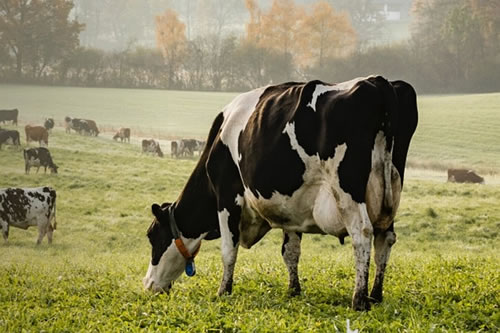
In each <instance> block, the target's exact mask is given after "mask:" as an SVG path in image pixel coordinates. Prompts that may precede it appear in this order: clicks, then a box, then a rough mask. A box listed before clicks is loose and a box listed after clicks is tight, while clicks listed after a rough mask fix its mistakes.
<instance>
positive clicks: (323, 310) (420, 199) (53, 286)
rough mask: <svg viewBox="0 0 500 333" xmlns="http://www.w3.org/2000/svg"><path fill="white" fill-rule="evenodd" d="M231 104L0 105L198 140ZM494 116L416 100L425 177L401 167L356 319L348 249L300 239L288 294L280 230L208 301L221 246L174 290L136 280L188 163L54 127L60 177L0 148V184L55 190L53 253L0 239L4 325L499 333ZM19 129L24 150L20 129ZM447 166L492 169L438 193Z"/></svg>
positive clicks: (182, 97) (485, 100)
mask: <svg viewBox="0 0 500 333" xmlns="http://www.w3.org/2000/svg"><path fill="white" fill-rule="evenodd" d="M231 96H233V94H218V93H213V94H210V93H189V92H165V91H135V90H116V89H109V90H108V89H87V88H50V87H49V88H47V87H20V86H0V100H1V101H2V103H3V104H4V105H2V107H3V108H11V107H18V108H19V110H20V119H21V120H22V121H23V122H24V123H26V122H32V123H41V120H42V119H43V117H45V116H53V117H54V118H56V120H59V121H62V119H63V118H64V116H66V115H69V116H75V117H87V118H90V119H94V120H96V121H97V123H98V124H107V125H114V126H116V128H118V127H120V126H130V127H131V128H132V136H134V127H135V126H138V127H140V129H141V132H147V131H148V130H151V131H152V132H153V136H156V135H160V134H161V135H163V136H165V137H176V136H193V137H198V138H201V139H204V136H205V132H206V131H207V130H208V128H209V126H210V122H211V120H212V118H213V116H214V115H215V114H216V113H217V112H219V110H220V109H221V108H222V107H223V105H224V104H225V103H227V102H228V101H229V100H230V99H231ZM465 101H476V103H475V104H474V103H473V102H470V103H471V104H470V105H474V107H475V109H474V110H471V109H470V108H467V107H466V106H467V105H468V104H467V103H466V102H465ZM478 103H479V104H478ZM498 105H500V94H490V95H472V96H434V97H422V98H420V119H421V122H420V124H419V128H418V129H417V134H416V137H415V140H414V141H413V143H412V146H411V150H410V159H411V161H412V163H413V165H415V166H419V167H421V168H434V169H433V170H426V169H410V170H409V172H408V179H407V181H406V182H405V188H404V193H403V197H402V201H401V207H400V210H399V213H398V216H397V222H396V225H395V229H396V233H397V237H398V241H397V243H396V244H395V246H394V247H393V251H392V254H391V259H390V261H389V267H388V270H387V274H386V283H385V294H384V296H385V298H384V301H383V303H381V304H380V305H375V306H373V307H372V310H371V311H369V312H364V313H363V312H355V311H352V310H351V309H350V299H351V294H352V290H353V286H354V274H355V272H354V266H353V255H352V248H351V244H350V239H349V238H347V239H346V244H345V245H344V246H341V245H340V244H339V242H338V240H337V239H336V238H333V237H328V236H319V235H304V238H303V242H302V244H303V245H302V256H301V261H300V264H299V271H300V278H301V282H302V287H303V293H302V295H300V296H298V297H294V298H291V297H289V296H288V295H287V284H288V281H287V279H288V274H287V272H286V267H285V265H284V263H283V261H282V259H281V255H280V251H281V233H280V232H278V231H273V232H271V233H269V234H268V235H267V236H266V237H265V238H264V239H263V240H262V241H261V242H260V243H258V244H257V245H256V246H255V247H253V248H252V249H250V250H245V249H241V250H240V252H239V256H238V262H237V265H236V270H235V284H234V289H233V294H232V295H230V296H223V297H217V296H216V293H217V289H218V286H219V282H220V278H221V275H222V262H221V257H220V241H219V240H215V241H210V242H208V241H206V242H203V244H202V248H201V251H200V254H199V256H198V257H197V259H196V264H197V275H196V276H195V277H193V278H188V277H186V276H185V275H184V276H183V277H182V278H181V279H179V281H178V282H177V283H176V284H175V285H174V288H173V290H172V292H171V293H170V294H168V295H152V294H150V293H146V292H144V291H143V289H142V284H141V279H142V277H143V276H144V274H145V272H146V269H147V265H148V261H149V259H150V246H149V244H148V241H147V238H146V236H145V234H146V229H147V227H148V226H149V224H150V222H151V220H152V215H151V213H150V207H151V204H152V203H154V202H158V203H161V202H163V201H173V200H175V199H176V196H177V195H178V194H179V193H180V191H181V189H182V187H183V185H184V183H185V181H186V180H187V177H188V176H189V174H190V172H191V170H192V169H193V168H194V165H195V163H196V160H194V159H182V160H175V159H171V158H168V157H166V158H164V159H160V158H157V157H152V156H148V155H143V154H141V153H140V148H139V146H138V145H137V144H134V143H133V144H121V143H117V142H114V141H112V140H111V139H110V138H109V135H103V136H99V137H97V138H94V137H84V136H79V135H77V134H75V133H72V134H66V133H64V130H63V129H62V128H60V127H56V129H55V130H54V131H53V134H52V135H51V136H50V139H49V149H50V151H51V153H52V156H53V158H54V161H55V163H56V164H58V166H59V174H58V175H49V174H47V175H44V174H43V172H42V173H39V174H34V173H32V174H30V175H25V174H24V161H23V157H22V152H21V150H16V149H15V148H13V147H11V146H8V147H5V146H4V147H3V149H2V150H1V151H0V187H1V188H3V187H9V186H16V187H32V186H42V185H50V186H53V187H54V188H55V189H56V190H57V194H58V199H57V230H56V231H55V232H54V244H53V245H52V246H48V245H47V243H46V240H44V243H43V244H42V245H41V246H40V247H36V246H35V240H36V235H37V230H36V229H35V228H31V229H28V230H27V231H24V230H20V229H15V228H11V230H10V236H9V243H8V244H3V240H0V242H1V243H0V250H1V254H2V260H1V261H0V281H2V283H1V287H0V330H1V331H6V332H14V331H23V330H24V331H49V332H52V331H53V332H73V331H103V332H107V331H142V330H149V331H183V332H186V331H189V332H198V331H212V332H217V331H224V332H225V331H244V332H246V331H257V332H266V331H268V332H290V331H313V332H316V331H323V332H335V331H340V332H344V331H345V330H346V320H347V319H349V320H350V327H351V329H359V330H361V331H431V330H435V331H498V330H499V328H500V309H499V304H500V283H499V281H500V264H499V259H500V258H499V257H500V256H499V254H498V250H499V248H500V241H499V234H498V230H499V228H500V186H499V185H498V181H497V179H498V172H499V171H500V151H499V150H498V149H499V145H498V143H500V137H499V136H500V134H499V132H498V128H500V112H499V110H498ZM133 110H135V111H134V112H131V111H133ZM467 110H469V111H467ZM455 114H461V116H462V117H465V119H463V118H462V119H459V117H454V116H453V115H455ZM467 119H468V120H467ZM0 126H2V125H0ZM2 127H3V126H2ZM6 127H8V128H14V127H13V126H6ZM17 129H18V130H20V132H21V142H22V144H23V145H25V138H24V130H23V128H22V126H19V127H17ZM432 143H435V145H433V144H432ZM466 143H467V144H466ZM32 145H33V144H32ZM164 151H165V150H164ZM448 164H453V165H466V166H474V167H477V168H479V169H481V170H483V171H489V172H490V174H489V175H487V176H486V185H484V186H480V185H460V184H448V183H445V182H444V180H445V176H444V173H443V172H442V170H443V168H444V166H446V165H448ZM373 275H374V272H373V270H372V271H371V275H370V277H371V278H373ZM371 280H372V279H371Z"/></svg>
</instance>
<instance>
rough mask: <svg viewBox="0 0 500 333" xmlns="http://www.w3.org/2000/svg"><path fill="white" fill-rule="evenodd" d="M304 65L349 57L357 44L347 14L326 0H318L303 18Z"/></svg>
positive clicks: (320, 64)
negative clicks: (340, 11) (338, 10)
mask: <svg viewBox="0 0 500 333" xmlns="http://www.w3.org/2000/svg"><path fill="white" fill-rule="evenodd" d="M301 30H302V33H303V36H304V38H303V39H302V43H301V46H302V57H301V59H300V60H301V61H300V62H301V63H302V64H311V65H312V64H319V66H322V65H323V61H324V60H325V59H326V58H331V57H338V56H345V55H347V54H349V53H351V52H352V51H353V50H354V48H355V46H356V32H355V31H354V28H353V27H352V25H351V22H350V20H349V17H348V15H347V14H345V13H339V12H336V11H335V9H333V7H332V6H330V4H328V2H326V1H324V0H323V1H319V2H316V3H315V4H314V6H313V8H312V11H311V13H309V14H308V15H307V16H306V17H305V19H304V20H303V21H302V25H301Z"/></svg>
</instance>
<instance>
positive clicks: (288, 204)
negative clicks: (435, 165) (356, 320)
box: [143, 76, 417, 310]
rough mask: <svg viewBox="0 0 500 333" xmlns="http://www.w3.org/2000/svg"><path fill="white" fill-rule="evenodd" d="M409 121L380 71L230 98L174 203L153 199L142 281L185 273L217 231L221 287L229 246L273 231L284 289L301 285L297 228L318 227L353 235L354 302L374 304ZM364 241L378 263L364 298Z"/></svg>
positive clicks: (391, 237) (410, 112)
mask: <svg viewBox="0 0 500 333" xmlns="http://www.w3.org/2000/svg"><path fill="white" fill-rule="evenodd" d="M416 126H417V104H416V94H415V91H414V89H413V88H412V87H411V86H410V85H409V84H408V83H406V82H403V81H395V82H388V81H387V80H386V79H384V78H382V77H379V76H378V77H368V78H358V79H355V80H352V81H349V82H344V83H340V84H333V85H331V84H326V83H323V82H321V81H311V82H307V83H295V82H290V83H284V84H281V85H276V86H268V87H264V88H259V89H256V90H253V91H250V92H248V93H244V94H241V95H239V96H237V97H236V98H235V99H234V100H233V101H232V102H231V103H230V104H229V105H227V106H226V107H225V108H224V110H223V111H222V112H221V113H220V114H219V115H218V116H217V117H216V119H215V120H214V122H213V124H212V128H211V130H210V133H209V136H208V140H207V145H206V147H205V149H204V151H203V153H202V155H201V158H200V160H199V162H198V164H197V165H196V167H195V169H194V171H193V173H192V174H191V176H190V178H189V179H188V181H187V183H186V185H185V187H184V189H183V191H182V193H181V194H180V196H179V197H178V199H177V201H176V202H175V203H172V204H167V205H164V206H163V207H160V206H159V205H157V204H153V205H152V212H153V215H154V217H155V220H154V221H153V223H152V224H151V226H150V227H149V229H148V232H147V235H148V238H149V241H150V243H151V246H152V258H151V261H150V264H149V269H148V271H147V273H146V276H145V278H144V279H143V282H144V286H145V288H147V289H152V290H155V291H168V290H169V289H170V287H171V284H172V282H173V281H174V280H175V279H177V278H178V277H179V275H180V274H181V273H182V271H183V269H185V270H186V273H188V275H192V274H193V273H194V272H193V271H194V266H193V265H192V263H193V259H194V255H195V254H196V252H197V251H198V249H199V247H200V244H201V241H202V240H203V239H208V238H212V235H213V234H214V233H217V231H218V232H220V235H221V238H222V243H221V250H222V260H223V264H224V273H223V277H222V282H221V285H220V288H219V294H224V293H231V291H232V283H233V271H234V267H235V263H236V255H237V252H238V247H239V246H242V247H244V248H250V247H251V246H253V245H254V244H255V243H256V242H258V241H259V240H260V239H261V238H262V237H263V236H264V235H265V234H266V233H267V232H268V231H269V230H270V229H271V228H280V229H282V230H283V233H284V234H283V236H284V237H283V246H282V255H283V259H284V262H285V264H286V266H287V268H288V271H289V278H290V280H289V282H290V285H289V288H290V290H291V293H292V294H298V293H300V290H301V287H300V283H299V278H298V271H297V267H298V261H299V256H300V241H301V235H302V233H319V234H328V235H333V236H336V237H339V239H340V241H341V243H343V239H344V237H345V236H351V238H352V244H353V250H354V257H355V264H356V281H355V290H354V295H353V300H352V306H353V308H354V309H356V310H365V309H368V308H369V306H370V304H369V302H370V301H374V302H380V301H381V300H382V289H383V279H384V272H385V267H386V264H387V260H388V258H389V254H390V249H391V246H392V245H393V244H394V243H395V241H396V235H395V233H394V228H393V222H394V216H395V213H396V210H397V208H398V205H399V199H400V194H401V189H402V185H403V178H404V169H405V164H406V156H407V152H408V148H409V144H410V140H411V137H412V135H413V133H414V131H415V129H416ZM372 240H373V244H374V247H375V262H376V265H377V269H376V276H375V282H374V285H373V289H372V291H371V294H370V297H368V272H369V263H370V253H371V242H372Z"/></svg>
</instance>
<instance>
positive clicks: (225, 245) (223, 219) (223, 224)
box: [218, 208, 234, 257]
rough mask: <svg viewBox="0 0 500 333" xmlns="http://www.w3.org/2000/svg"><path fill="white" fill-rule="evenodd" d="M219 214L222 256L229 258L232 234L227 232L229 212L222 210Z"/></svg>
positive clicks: (231, 250)
mask: <svg viewBox="0 0 500 333" xmlns="http://www.w3.org/2000/svg"><path fill="white" fill-rule="evenodd" d="M218 214H219V225H220V234H221V237H222V242H221V243H222V244H221V246H222V256H223V257H227V256H230V255H231V254H232V252H233V249H234V246H233V233H232V232H231V230H229V212H228V211H227V209H225V208H224V210H222V211H221V212H218Z"/></svg>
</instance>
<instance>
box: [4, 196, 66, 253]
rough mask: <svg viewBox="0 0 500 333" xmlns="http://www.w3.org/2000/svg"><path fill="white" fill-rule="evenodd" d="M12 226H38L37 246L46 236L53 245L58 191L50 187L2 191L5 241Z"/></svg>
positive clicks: (22, 227) (24, 227)
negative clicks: (52, 222)
mask: <svg viewBox="0 0 500 333" xmlns="http://www.w3.org/2000/svg"><path fill="white" fill-rule="evenodd" d="M52 219H54V225H52V224H51V221H52ZM11 225H12V226H14V227H17V228H21V229H28V228H29V227H31V226H38V240H37V244H40V243H41V242H42V239H43V237H44V236H45V234H47V239H48V241H49V243H52V233H53V231H54V230H55V229H56V225H57V222H56V191H55V190H54V189H52V188H50V187H37V188H6V189H0V227H1V229H2V234H3V238H4V239H5V241H7V239H8V237H9V226H11Z"/></svg>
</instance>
